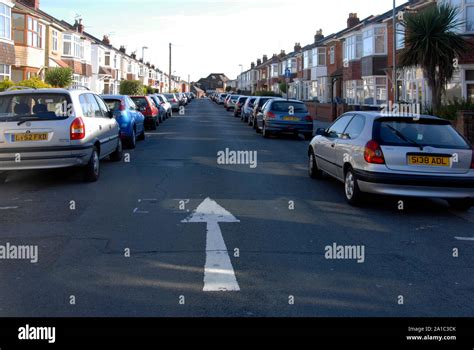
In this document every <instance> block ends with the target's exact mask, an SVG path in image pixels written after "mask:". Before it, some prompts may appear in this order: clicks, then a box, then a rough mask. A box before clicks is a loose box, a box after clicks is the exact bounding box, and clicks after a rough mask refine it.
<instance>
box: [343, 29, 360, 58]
mask: <svg viewBox="0 0 474 350" xmlns="http://www.w3.org/2000/svg"><path fill="white" fill-rule="evenodd" d="M344 44H345V47H344V59H347V60H349V61H352V60H357V59H360V58H361V57H362V35H361V34H356V35H353V36H350V37H348V38H347V39H346V41H345V42H344Z"/></svg>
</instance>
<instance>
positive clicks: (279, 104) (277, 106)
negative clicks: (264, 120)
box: [271, 101, 308, 113]
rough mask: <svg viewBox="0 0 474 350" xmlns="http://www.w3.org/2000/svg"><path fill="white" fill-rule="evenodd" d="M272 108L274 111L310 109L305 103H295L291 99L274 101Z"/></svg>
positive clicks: (306, 110) (303, 111)
mask: <svg viewBox="0 0 474 350" xmlns="http://www.w3.org/2000/svg"><path fill="white" fill-rule="evenodd" d="M271 110H272V111H274V112H284V113H288V112H289V111H293V112H294V113H308V109H307V108H306V105H305V104H304V103H295V102H291V101H276V102H273V103H272V106H271Z"/></svg>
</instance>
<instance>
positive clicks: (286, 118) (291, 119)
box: [283, 117, 300, 122]
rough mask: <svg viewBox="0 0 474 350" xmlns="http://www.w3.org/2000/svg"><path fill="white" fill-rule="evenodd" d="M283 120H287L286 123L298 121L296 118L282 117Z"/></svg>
mask: <svg viewBox="0 0 474 350" xmlns="http://www.w3.org/2000/svg"><path fill="white" fill-rule="evenodd" d="M283 120H288V121H294V122H295V121H298V120H300V118H298V117H283Z"/></svg>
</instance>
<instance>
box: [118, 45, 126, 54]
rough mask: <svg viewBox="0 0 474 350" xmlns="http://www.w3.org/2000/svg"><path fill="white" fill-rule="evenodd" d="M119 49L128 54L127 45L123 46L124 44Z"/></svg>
mask: <svg viewBox="0 0 474 350" xmlns="http://www.w3.org/2000/svg"><path fill="white" fill-rule="evenodd" d="M119 51H120V52H121V53H124V54H126V53H127V49H126V48H125V46H123V45H122V46H120V49H119Z"/></svg>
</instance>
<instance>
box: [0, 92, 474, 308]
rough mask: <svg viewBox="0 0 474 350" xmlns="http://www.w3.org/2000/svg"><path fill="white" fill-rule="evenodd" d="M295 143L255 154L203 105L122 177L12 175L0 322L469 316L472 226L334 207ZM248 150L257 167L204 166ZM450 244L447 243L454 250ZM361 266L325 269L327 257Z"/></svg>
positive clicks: (380, 206) (429, 211)
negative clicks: (25, 249)
mask: <svg viewBox="0 0 474 350" xmlns="http://www.w3.org/2000/svg"><path fill="white" fill-rule="evenodd" d="M307 148H308V142H307V141H304V140H303V138H295V137H280V138H271V139H264V138H263V137H262V136H261V135H259V134H256V133H255V131H253V130H252V129H251V128H249V127H248V126H247V125H246V124H244V123H242V122H241V121H240V120H239V119H238V118H234V117H233V114H232V113H228V112H225V110H224V109H223V108H222V107H220V106H217V105H215V104H214V103H213V102H211V101H210V100H195V101H193V102H192V103H191V104H190V105H189V106H188V107H187V108H186V111H185V115H176V116H174V117H173V118H172V119H170V120H168V121H166V122H165V123H164V124H163V125H161V126H160V127H159V128H158V130H157V131H153V132H149V133H147V136H146V140H145V141H144V142H140V143H139V144H138V147H137V149H135V150H127V151H126V153H128V156H129V162H125V161H124V162H121V163H113V162H110V161H104V162H103V163H102V173H101V178H100V180H99V181H98V182H97V183H93V184H85V183H83V182H82V181H81V177H80V176H79V175H78V174H77V171H75V170H74V169H66V170H54V171H27V172H17V173H14V174H12V175H11V176H10V177H9V179H8V182H7V183H6V184H4V185H1V186H0V188H1V190H0V245H6V244H7V243H10V244H14V245H34V246H38V249H39V255H38V262H37V263H36V264H33V263H31V262H29V261H24V260H0V275H1V277H2V288H1V292H0V317H10V316H16V317H31V316H33V317H40V316H66V317H70V316H101V317H111V316H131V317H135V316H153V317H164V316H173V317H175V316H177V317H180V316H224V317H232V316H243V317H254V316H255V317H256V316H260V317H262V316H263V317H265V316H272V317H273V316H290V317H292V316H303V317H309V316H311V317H321V316H355V317H359V316H409V317H412V316H413V317H414V316H418V317H420V316H427V317H432V316H445V317H451V316H470V317H472V316H473V315H474V293H473V291H474V279H473V278H472V276H473V273H474V255H473V253H472V252H473V248H474V241H473V240H472V237H473V236H474V234H473V224H474V212H473V210H472V209H471V211H470V212H467V213H457V212H453V211H451V210H450V209H449V207H448V206H447V205H446V204H445V203H444V202H442V201H435V200H414V199H412V200H405V199H404V200H403V210H399V202H398V201H399V200H400V198H386V197H374V198H371V200H370V201H369V202H368V203H366V204H365V205H364V206H362V207H359V208H354V207H351V206H349V205H348V204H346V202H345V199H344V193H343V191H344V190H343V186H342V184H340V183H338V182H337V181H335V180H331V179H329V178H326V179H322V180H312V179H310V178H309V177H308V175H307V170H306V164H307ZM226 149H228V150H236V151H247V150H248V151H256V152H257V156H258V158H257V159H258V163H257V166H256V167H254V168H252V167H250V166H249V165H223V164H218V162H217V159H218V152H224V151H225V150H226ZM456 237H457V238H456ZM334 244H335V245H347V246H357V247H359V248H363V249H364V259H362V260H363V261H362V260H359V262H358V261H356V260H354V259H347V258H346V259H328V258H327V257H328V256H327V249H328V247H332V246H333V245H334Z"/></svg>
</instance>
